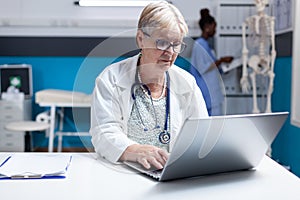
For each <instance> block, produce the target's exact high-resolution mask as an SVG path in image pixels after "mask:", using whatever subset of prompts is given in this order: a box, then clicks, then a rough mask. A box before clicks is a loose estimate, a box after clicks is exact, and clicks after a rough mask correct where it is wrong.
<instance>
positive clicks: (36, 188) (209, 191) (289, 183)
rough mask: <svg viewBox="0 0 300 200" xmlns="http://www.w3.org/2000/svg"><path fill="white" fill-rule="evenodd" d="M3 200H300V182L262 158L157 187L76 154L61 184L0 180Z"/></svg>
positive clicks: (88, 155) (145, 179)
mask: <svg viewBox="0 0 300 200" xmlns="http://www.w3.org/2000/svg"><path fill="white" fill-rule="evenodd" d="M0 194H1V199H3V200H6V199H31V200H35V199H37V200H40V199H43V200H55V199H66V200H67V199H70V200H83V199H84V200H86V199H91V200H96V199H117V200H118V199H122V200H127V199H129V200H140V199H143V200H144V199H155V200H160V199H164V200H166V199H171V200H174V199H186V200H193V199H195V200H199V199H203V200H250V199H251V200H282V199H286V200H299V198H300V180H299V179H298V178H297V177H296V176H295V175H293V174H292V173H290V172H288V171H287V170H285V169H284V168H283V167H281V166H280V165H278V164H277V163H276V162H274V161H273V160H271V159H270V158H268V157H265V158H264V159H263V161H262V162H261V164H260V165H259V166H258V168H257V170H254V171H243V172H234V173H229V174H221V175H213V176H206V177H197V178H193V179H182V180H175V181H170V182H161V183H160V182H156V181H155V180H153V179H150V178H148V177H145V176H143V175H140V174H135V173H133V172H132V171H128V170H126V169H125V168H123V167H120V166H119V167H118V168H113V167H112V166H111V164H108V163H104V162H103V161H102V162H101V161H99V160H96V159H95V154H93V153H76V154H75V153H74V154H73V160H72V163H71V165H70V167H69V169H68V173H67V178H65V179H37V180H0Z"/></svg>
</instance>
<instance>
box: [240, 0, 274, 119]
mask: <svg viewBox="0 0 300 200" xmlns="http://www.w3.org/2000/svg"><path fill="white" fill-rule="evenodd" d="M267 3H268V0H255V4H256V9H257V14H256V15H253V16H250V17H248V18H247V19H246V20H245V21H244V23H243V26H242V27H243V29H242V30H243V35H242V36H243V51H242V53H243V57H242V58H243V69H242V70H243V73H242V78H241V80H240V84H241V87H242V91H243V92H244V93H248V92H249V90H250V84H249V79H248V68H247V66H249V67H250V68H251V70H252V71H251V70H250V71H251V72H250V74H249V77H250V80H251V82H252V88H253V110H252V112H253V113H259V112H260V110H259V108H258V106H257V88H256V80H257V76H258V75H262V76H264V77H268V78H269V80H268V84H269V85H268V88H267V89H268V90H267V102H266V109H265V112H271V94H272V92H273V81H274V77H275V74H274V62H275V57H276V51H275V33H274V20H275V19H274V17H271V16H268V15H267V14H265V12H264V10H265V6H266V4H267ZM246 27H248V41H250V42H249V49H250V50H251V51H252V52H249V50H248V48H247V41H246ZM250 53H251V57H250V58H249V57H248V56H249V54H250Z"/></svg>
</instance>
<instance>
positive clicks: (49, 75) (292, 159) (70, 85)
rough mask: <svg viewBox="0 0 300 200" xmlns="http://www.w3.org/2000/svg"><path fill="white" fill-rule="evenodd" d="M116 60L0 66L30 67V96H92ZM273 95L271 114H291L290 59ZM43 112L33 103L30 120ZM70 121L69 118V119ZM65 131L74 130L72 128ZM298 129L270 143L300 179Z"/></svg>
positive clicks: (282, 63) (30, 60)
mask: <svg viewBox="0 0 300 200" xmlns="http://www.w3.org/2000/svg"><path fill="white" fill-rule="evenodd" d="M114 61H116V60H115V58H110V57H101V58H99V57H98V58H95V57H94V58H88V59H86V58H85V57H0V64H7V63H27V64H31V65H32V72H33V92H34V93H35V92H36V91H39V90H42V89H48V88H54V89H64V90H75V91H81V92H85V93H88V94H89V93H91V92H92V89H93V87H94V81H95V78H96V76H97V75H98V74H99V73H100V72H101V71H102V70H103V69H104V68H105V66H107V65H108V64H110V63H112V62H114ZM176 64H178V65H179V66H183V68H185V69H188V66H189V65H188V62H186V61H185V60H184V59H179V60H178V61H176ZM275 73H276V77H275V82H274V93H273V98H272V109H273V111H290V107H291V106H290V102H291V73H292V59H291V58H290V57H282V58H277V59H276V66H275ZM42 110H44V108H41V107H39V106H38V105H36V104H35V103H34V98H33V118H34V117H35V115H36V114H37V113H39V112H41V111H42ZM70 118H71V116H70ZM66 129H74V127H73V126H72V124H69V126H66ZM36 137H37V139H36V140H35V141H37V142H36V145H37V146H39V147H47V140H45V138H44V136H43V135H37V136H36ZM70 143H72V146H76V145H78V146H81V145H82V144H81V141H80V140H78V138H71V139H70V138H68V139H67V140H64V147H68V145H69V144H70ZM299 143H300V129H299V128H297V127H295V126H292V125H291V124H290V118H288V119H287V121H286V123H285V125H284V127H283V128H282V130H281V132H280V133H279V135H278V137H277V138H276V140H275V141H274V143H273V146H272V147H273V157H274V159H275V160H277V161H279V162H280V163H282V164H284V165H288V166H290V167H291V170H292V172H294V173H295V174H296V175H298V176H299V177H300V154H299V153H298V152H299V151H300V145H299Z"/></svg>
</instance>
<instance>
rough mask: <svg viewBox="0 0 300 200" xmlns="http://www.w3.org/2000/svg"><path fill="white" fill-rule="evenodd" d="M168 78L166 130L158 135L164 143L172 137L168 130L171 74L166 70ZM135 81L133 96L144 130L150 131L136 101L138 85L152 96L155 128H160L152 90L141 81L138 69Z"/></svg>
mask: <svg viewBox="0 0 300 200" xmlns="http://www.w3.org/2000/svg"><path fill="white" fill-rule="evenodd" d="M166 80H167V83H166V84H167V87H166V90H167V97H166V118H165V125H164V130H163V131H162V132H161V133H159V135H158V140H159V142H161V143H162V144H168V143H169V142H170V138H171V137H170V133H169V132H168V119H169V111H170V76H169V73H168V72H166ZM135 81H136V82H135V83H134V84H133V85H132V87H131V97H132V99H133V100H134V102H135V105H136V110H137V112H138V115H139V118H140V119H141V123H142V124H143V126H144V131H148V130H149V129H148V128H147V127H146V126H145V123H144V120H143V119H142V116H141V113H140V111H139V108H138V105H137V103H136V96H135V94H134V92H135V88H136V87H137V86H142V87H143V88H144V89H145V90H146V91H147V94H148V95H149V97H150V101H151V104H152V108H153V111H154V115H155V116H154V117H155V128H156V129H158V128H160V126H159V124H158V120H157V115H156V111H155V107H154V104H153V99H152V97H151V91H150V89H149V87H148V86H147V85H146V84H143V83H141V82H140V81H139V78H138V69H137V71H136V75H135Z"/></svg>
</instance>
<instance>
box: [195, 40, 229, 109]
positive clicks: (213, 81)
mask: <svg viewBox="0 0 300 200" xmlns="http://www.w3.org/2000/svg"><path fill="white" fill-rule="evenodd" d="M216 60H217V59H216V57H215V54H214V51H213V49H211V48H210V46H209V44H208V42H207V40H205V39H204V38H202V37H200V38H198V39H197V40H196V41H195V44H194V46H193V51H192V56H191V67H190V72H191V74H193V75H194V77H195V79H196V81H197V84H198V86H199V88H200V89H201V91H202V94H203V97H204V100H205V102H206V107H207V110H208V113H209V115H212V113H213V111H212V108H213V107H218V106H221V105H222V102H223V101H224V94H223V89H222V88H223V87H222V86H221V85H222V83H223V81H222V78H221V76H220V71H219V69H218V68H217V67H215V68H214V69H212V70H209V71H208V69H209V68H210V66H211V65H212V63H214V62H215V61H216Z"/></svg>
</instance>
